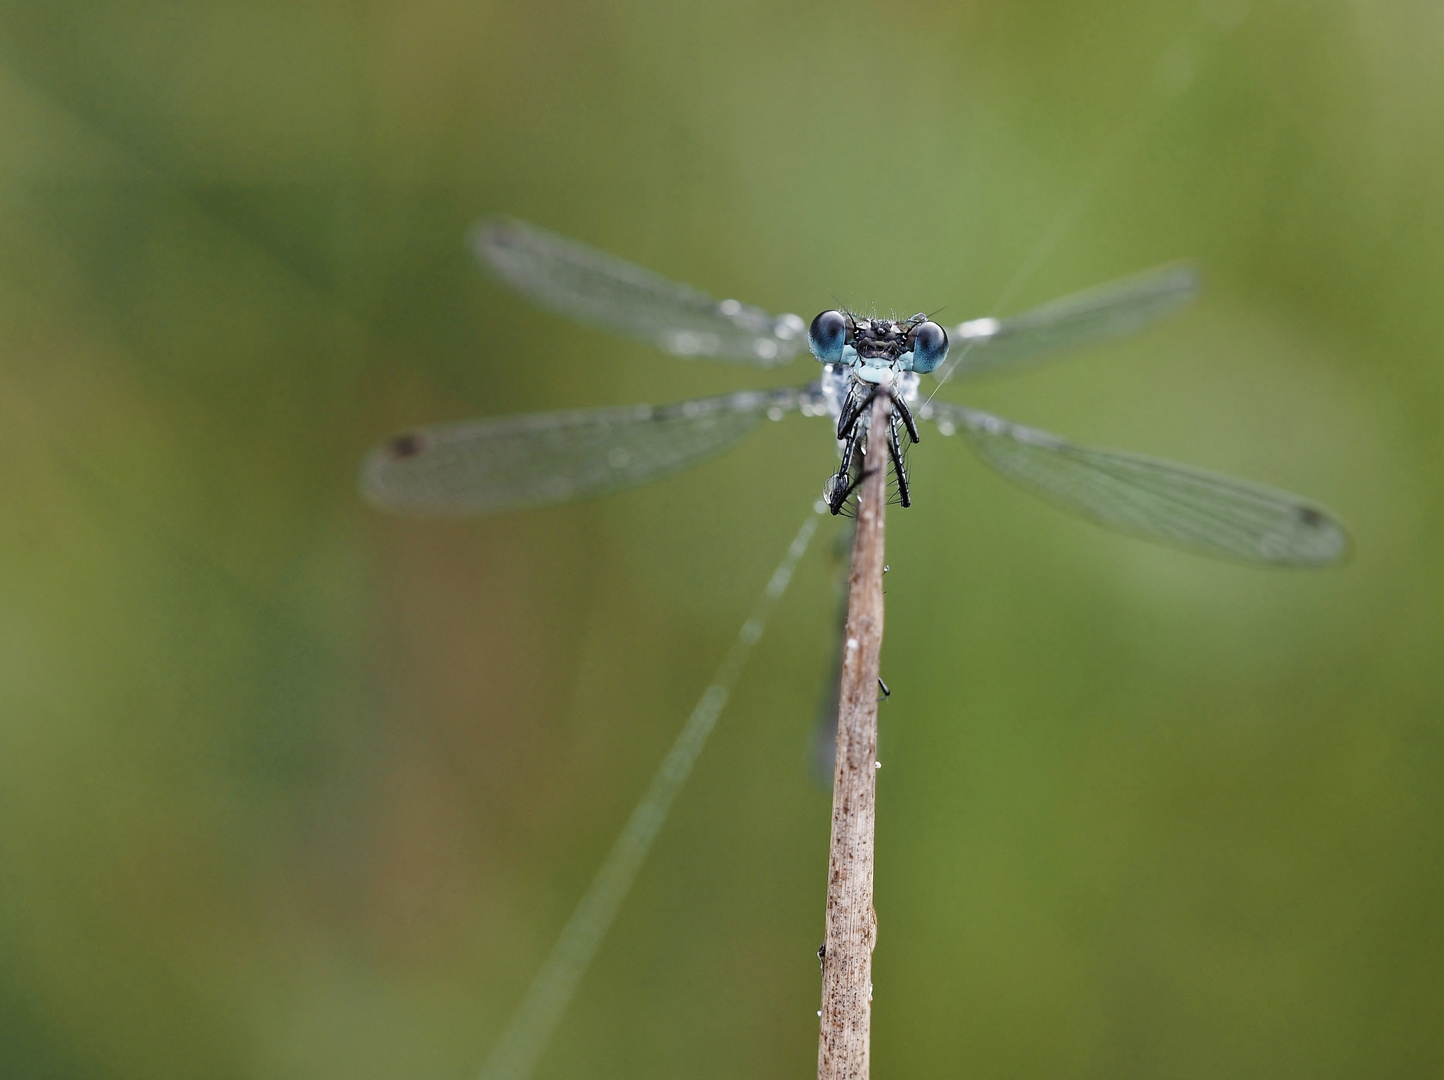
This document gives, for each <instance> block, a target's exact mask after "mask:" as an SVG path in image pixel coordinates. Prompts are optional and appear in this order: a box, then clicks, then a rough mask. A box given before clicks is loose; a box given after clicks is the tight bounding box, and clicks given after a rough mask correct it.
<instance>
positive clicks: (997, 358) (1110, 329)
mask: <svg viewBox="0 0 1444 1080" xmlns="http://www.w3.org/2000/svg"><path fill="white" fill-rule="evenodd" d="M1201 288H1202V281H1201V280H1200V278H1199V275H1198V271H1197V270H1195V269H1194V268H1193V267H1191V266H1166V267H1161V268H1159V269H1157V270H1150V271H1148V272H1146V273H1143V274H1139V275H1138V276H1136V277H1130V278H1123V279H1121V280H1119V281H1112V282H1109V283H1108V284H1106V285H1099V286H1097V287H1096V288H1092V289H1086V290H1084V291H1083V292H1078V293H1074V294H1072V295H1071V296H1065V297H1062V298H1061V299H1059V300H1054V301H1052V302H1050V303H1047V304H1044V305H1043V306H1042V307H1036V308H1034V309H1033V310H1031V311H1025V312H1023V313H1022V314H1021V315H1013V316H1010V317H1009V318H1006V319H973V320H972V321H971V322H965V323H963V324H962V325H960V326H958V327H957V328H955V329H954V330H953V331H952V338H953V340H952V352H953V355H954V356H955V357H956V359H955V360H954V361H953V369H954V370H953V374H957V375H975V374H980V373H982V372H987V371H995V370H997V369H999V368H1006V367H1013V366H1015V365H1022V364H1024V363H1025V362H1027V361H1028V360H1031V359H1033V358H1034V357H1037V356H1040V355H1042V354H1043V353H1047V352H1055V351H1058V350H1062V349H1072V348H1076V347H1078V346H1080V345H1087V344H1089V343H1090V342H1094V341H1102V340H1104V339H1106V338H1114V337H1121V336H1123V335H1124V334H1131V333H1133V332H1134V331H1135V330H1138V329H1140V328H1142V327H1143V326H1144V325H1145V324H1147V323H1149V322H1152V321H1153V320H1154V319H1157V318H1161V317H1162V316H1164V315H1167V314H1168V313H1169V312H1170V311H1174V310H1176V309H1177V308H1180V307H1182V306H1183V305H1184V304H1186V303H1188V301H1190V300H1192V299H1193V298H1194V297H1195V296H1197V295H1198V292H1199V290H1200V289H1201Z"/></svg>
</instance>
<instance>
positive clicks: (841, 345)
mask: <svg viewBox="0 0 1444 1080" xmlns="http://www.w3.org/2000/svg"><path fill="white" fill-rule="evenodd" d="M807 344H808V346H809V347H810V348H811V349H812V355H813V356H815V357H817V359H818V360H820V361H822V362H823V363H824V364H844V365H846V366H847V367H850V368H852V369H853V371H854V372H855V373H856V374H857V377H858V378H859V379H861V380H862V381H863V382H869V383H876V384H880V385H883V386H886V385H889V384H890V383H891V382H892V381H893V378H894V377H895V376H896V375H897V374H899V373H901V372H904V371H920V372H929V371H932V370H933V369H934V368H936V367H937V366H938V365H939V364H941V363H942V362H943V360H944V358H945V357H946V356H947V355H948V334H947V331H946V330H944V329H943V328H942V327H941V326H939V325H938V324H937V323H935V322H932V321H931V320H930V319H929V318H928V317H927V315H926V314H923V313H922V312H919V313H918V314H916V315H914V316H913V317H912V318H910V319H906V320H904V321H902V322H895V321H893V320H890V319H859V318H857V317H856V316H854V315H852V314H850V313H848V312H845V311H824V312H823V313H822V314H820V315H819V316H817V318H815V319H813V320H812V326H811V328H810V329H809V330H808V332H807Z"/></svg>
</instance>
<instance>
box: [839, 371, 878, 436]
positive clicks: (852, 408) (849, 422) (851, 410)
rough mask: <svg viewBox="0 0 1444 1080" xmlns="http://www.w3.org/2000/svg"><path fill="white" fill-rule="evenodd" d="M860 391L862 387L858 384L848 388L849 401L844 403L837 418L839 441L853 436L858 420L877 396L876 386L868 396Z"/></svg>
mask: <svg viewBox="0 0 1444 1080" xmlns="http://www.w3.org/2000/svg"><path fill="white" fill-rule="evenodd" d="M860 389H861V385H860V384H859V383H856V382H854V383H853V384H852V385H851V386H849V387H848V391H847V400H846V401H844V402H843V403H842V410H841V412H840V413H839V415H838V417H837V437H838V438H839V439H846V438H848V437H849V435H851V433H852V429H853V427H854V426H855V425H856V424H857V421H858V418H859V417H861V416H862V414H863V413H864V412H865V411H866V410H867V407H868V406H869V405H871V404H872V399H873V398H874V397H876V396H877V387H876V386H874V387H873V388H872V389H871V390H869V391H868V392H867V393H866V394H862V393H859V390H860Z"/></svg>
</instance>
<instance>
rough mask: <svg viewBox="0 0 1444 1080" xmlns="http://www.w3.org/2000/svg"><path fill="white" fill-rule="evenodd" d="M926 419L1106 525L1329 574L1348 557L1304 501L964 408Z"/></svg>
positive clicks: (1333, 526)
mask: <svg viewBox="0 0 1444 1080" xmlns="http://www.w3.org/2000/svg"><path fill="white" fill-rule="evenodd" d="M922 412H923V416H924V417H926V418H928V419H931V420H934V421H936V422H937V424H938V427H939V430H941V431H942V433H943V434H945V435H950V434H952V433H953V431H954V430H961V431H962V432H963V433H964V434H965V435H966V436H967V437H968V440H969V442H971V443H972V446H973V448H974V449H975V450H976V451H977V452H978V454H979V455H980V456H981V457H982V459H983V460H984V461H986V462H987V463H988V464H989V465H991V466H992V467H993V468H995V469H997V470H998V471H999V472H1000V473H1002V474H1003V475H1004V476H1006V477H1007V478H1008V479H1009V480H1013V481H1015V482H1017V483H1019V484H1021V485H1022V486H1023V487H1026V488H1028V489H1030V490H1032V491H1033V492H1035V493H1037V494H1039V495H1042V496H1043V497H1045V498H1047V499H1050V500H1051V501H1053V502H1055V503H1057V504H1059V505H1060V506H1063V507H1065V508H1066V509H1069V510H1073V511H1075V512H1077V513H1080V514H1082V515H1084V516H1085V517H1089V518H1092V519H1093V520H1094V521H1096V522H1098V523H1099V524H1101V525H1106V526H1108V527H1110V528H1114V529H1119V530H1121V531H1123V532H1128V533H1133V534H1134V535H1137V536H1141V537H1144V538H1146V539H1149V540H1158V541H1162V542H1163V543H1167V544H1174V545H1177V546H1179V547H1185V548H1192V549H1194V550H1196V551H1201V552H1205V553H1207V554H1210V555H1219V556H1223V557H1225V558H1233V559H1242V560H1244V561H1247V562H1255V563H1273V564H1281V565H1286V566H1322V565H1325V564H1327V563H1332V562H1337V561H1338V560H1339V559H1341V558H1343V557H1344V556H1345V555H1346V554H1347V553H1348V550H1349V537H1348V533H1346V532H1345V531H1344V528H1343V526H1342V525H1340V524H1339V522H1338V521H1337V520H1335V519H1334V518H1333V516H1331V515H1330V514H1329V513H1328V511H1326V510H1324V509H1323V508H1321V507H1319V506H1316V505H1314V504H1313V503H1310V502H1308V501H1306V500H1304V499H1301V498H1300V497H1299V496H1297V495H1290V494H1289V493H1288V492H1284V491H1275V490H1273V489H1272V488H1266V487H1261V486H1259V485H1257V484H1250V483H1247V482H1246V481H1243V480H1234V479H1231V478H1229V477H1227V476H1219V475H1218V474H1216V473H1210V472H1205V471H1203V470H1202V469H1194V468H1191V467H1189V466H1187V465H1179V464H1175V463H1174V462H1171V461H1160V460H1158V459H1157V458H1149V457H1143V456H1141V455H1137V454H1126V453H1123V452H1121V451H1117V450H1098V449H1095V448H1093V447H1089V446H1080V445H1078V444H1077V443H1071V442H1068V441H1067V440H1066V439H1061V438H1059V437H1058V436H1057V435H1050V434H1049V433H1048V432H1046V431H1039V430H1037V429H1036V428H1029V427H1024V426H1023V425H1022V424H1015V423H1012V422H1011V421H1009V420H1004V419H1002V418H1001V417H997V416H991V415H989V414H988V413H984V412H978V411H977V410H975V409H968V408H964V407H962V406H959V405H947V404H943V403H941V402H936V401H934V402H932V403H931V404H929V405H927V406H926V407H925V408H924V409H923V410H922Z"/></svg>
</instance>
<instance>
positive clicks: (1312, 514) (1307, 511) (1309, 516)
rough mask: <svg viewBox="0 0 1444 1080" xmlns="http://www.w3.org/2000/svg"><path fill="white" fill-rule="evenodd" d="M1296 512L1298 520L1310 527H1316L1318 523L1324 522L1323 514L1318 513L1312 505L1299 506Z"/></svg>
mask: <svg viewBox="0 0 1444 1080" xmlns="http://www.w3.org/2000/svg"><path fill="white" fill-rule="evenodd" d="M1298 514H1299V521H1301V522H1303V523H1304V524H1305V525H1307V526H1309V528H1311V529H1317V528H1318V527H1319V526H1320V525H1322V524H1323V523H1324V515H1323V514H1321V513H1319V512H1318V511H1317V510H1315V509H1314V508H1313V507H1312V506H1301V507H1299V510H1298Z"/></svg>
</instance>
